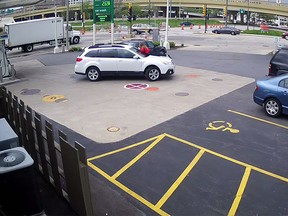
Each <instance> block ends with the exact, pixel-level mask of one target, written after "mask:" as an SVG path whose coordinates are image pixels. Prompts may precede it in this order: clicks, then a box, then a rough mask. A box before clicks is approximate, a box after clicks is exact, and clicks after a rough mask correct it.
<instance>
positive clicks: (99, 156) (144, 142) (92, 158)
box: [87, 135, 161, 161]
mask: <svg viewBox="0 0 288 216" xmlns="http://www.w3.org/2000/svg"><path fill="white" fill-rule="evenodd" d="M159 136H161V135H158V136H156V137H152V138H150V139H147V140H144V141H141V142H138V143H135V144H133V145H129V146H126V147H124V148H120V149H117V150H115V151H111V152H107V153H105V154H101V155H97V156H95V157H91V158H88V159H87V161H91V160H95V159H99V158H102V157H106V156H108V155H112V154H116V153H118V152H121V151H125V150H128V149H130V148H134V147H137V146H140V145H142V144H146V143H148V142H150V141H152V140H155V139H157V138H158V137H159Z"/></svg>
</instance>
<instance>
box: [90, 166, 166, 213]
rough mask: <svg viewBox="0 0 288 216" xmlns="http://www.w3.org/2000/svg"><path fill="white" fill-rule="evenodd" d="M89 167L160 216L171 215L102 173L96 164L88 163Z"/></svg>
mask: <svg viewBox="0 0 288 216" xmlns="http://www.w3.org/2000/svg"><path fill="white" fill-rule="evenodd" d="M88 166H90V167H91V168H92V169H93V170H95V171H96V172H98V173H99V174H101V175H102V176H103V177H105V178H106V179H107V180H109V181H110V182H111V183H113V184H115V185H116V186H118V187H119V188H121V189H122V190H123V191H125V192H126V193H128V194H129V195H130V196H132V197H134V198H135V199H137V200H138V201H140V202H141V203H143V204H144V205H146V206H148V207H149V208H150V209H152V210H154V211H155V212H157V213H158V214H159V215H163V216H168V215H169V214H168V213H166V212H165V211H163V210H162V209H160V208H158V207H156V206H155V205H154V204H152V203H151V202H149V201H148V200H146V199H145V198H143V197H142V196H140V195H138V194H137V193H135V192H134V191H132V190H131V189H129V188H128V187H126V186H125V185H123V184H122V183H120V182H119V181H117V180H115V179H113V178H111V176H109V175H108V174H107V173H105V172H104V171H102V170H101V169H99V168H98V167H96V166H95V165H94V164H92V163H91V162H88Z"/></svg>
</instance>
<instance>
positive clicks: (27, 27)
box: [5, 17, 64, 48]
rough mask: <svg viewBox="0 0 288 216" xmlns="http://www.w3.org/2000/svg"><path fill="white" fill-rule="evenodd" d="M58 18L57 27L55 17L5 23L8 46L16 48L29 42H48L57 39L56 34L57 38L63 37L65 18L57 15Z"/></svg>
mask: <svg viewBox="0 0 288 216" xmlns="http://www.w3.org/2000/svg"><path fill="white" fill-rule="evenodd" d="M56 20H57V28H56V25H55V17H53V18H45V19H37V20H28V21H22V22H16V23H10V24H5V31H6V33H7V34H8V40H7V44H6V46H7V47H8V48H14V47H21V46H24V45H27V44H37V43H47V42H50V41H53V40H54V41H55V35H56V34H57V39H63V38H64V27H63V18H62V17H57V18H56Z"/></svg>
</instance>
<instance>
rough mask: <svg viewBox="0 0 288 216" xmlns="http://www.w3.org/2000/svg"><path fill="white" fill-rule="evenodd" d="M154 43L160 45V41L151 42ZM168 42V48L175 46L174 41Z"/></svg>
mask: <svg viewBox="0 0 288 216" xmlns="http://www.w3.org/2000/svg"><path fill="white" fill-rule="evenodd" d="M153 43H154V44H155V46H160V42H159V41H156V42H153ZM169 44H170V48H175V42H169Z"/></svg>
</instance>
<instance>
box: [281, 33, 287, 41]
mask: <svg viewBox="0 0 288 216" xmlns="http://www.w3.org/2000/svg"><path fill="white" fill-rule="evenodd" d="M282 38H283V39H286V40H288V32H284V33H283V34H282Z"/></svg>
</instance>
